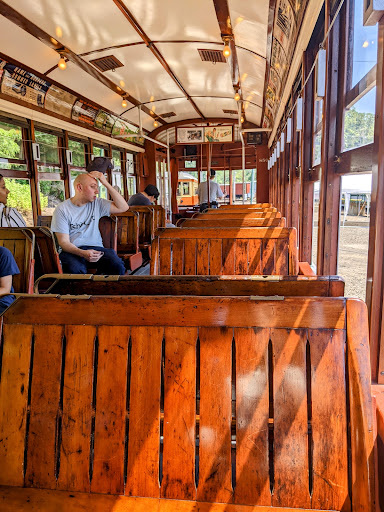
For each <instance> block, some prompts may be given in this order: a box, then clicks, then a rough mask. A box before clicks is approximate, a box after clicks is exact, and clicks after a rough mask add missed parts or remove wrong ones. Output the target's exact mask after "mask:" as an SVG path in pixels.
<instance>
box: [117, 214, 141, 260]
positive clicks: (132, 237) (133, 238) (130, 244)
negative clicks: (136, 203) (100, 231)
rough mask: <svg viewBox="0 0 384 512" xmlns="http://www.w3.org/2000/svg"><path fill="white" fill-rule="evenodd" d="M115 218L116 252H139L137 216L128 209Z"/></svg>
mask: <svg viewBox="0 0 384 512" xmlns="http://www.w3.org/2000/svg"><path fill="white" fill-rule="evenodd" d="M116 218H117V254H119V255H120V254H125V253H137V252H139V217H138V214H137V213H134V212H131V211H128V212H124V213H119V214H118V215H116Z"/></svg>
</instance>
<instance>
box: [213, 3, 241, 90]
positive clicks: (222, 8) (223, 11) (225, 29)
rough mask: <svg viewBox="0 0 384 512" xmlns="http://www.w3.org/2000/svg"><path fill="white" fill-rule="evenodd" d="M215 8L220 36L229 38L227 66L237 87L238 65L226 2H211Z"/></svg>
mask: <svg viewBox="0 0 384 512" xmlns="http://www.w3.org/2000/svg"><path fill="white" fill-rule="evenodd" d="M213 4H214V6H215V11H216V16H217V21H218V22H219V27H220V32H221V36H222V37H223V36H227V37H228V38H229V47H230V48H231V55H230V56H229V57H228V60H229V65H230V68H231V79H232V85H233V86H234V87H235V88H237V87H239V85H240V84H239V63H238V60H237V53H236V45H235V39H234V36H233V32H232V26H231V17H230V15H229V7H228V1H227V0H213Z"/></svg>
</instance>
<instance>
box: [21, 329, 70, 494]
mask: <svg viewBox="0 0 384 512" xmlns="http://www.w3.org/2000/svg"><path fill="white" fill-rule="evenodd" d="M33 334H34V339H35V347H34V357H33V379H32V389H31V406H30V409H31V414H30V424H29V436H28V454H27V470H26V475H25V483H26V485H27V486H32V487H45V488H47V489H55V488H56V475H55V460H56V457H55V455H56V435H57V432H56V428H57V419H58V414H59V401H60V379H61V358H62V344H63V336H64V329H63V327H62V326H55V325H49V326H46V325H44V326H41V325H36V326H35V327H34V332H33Z"/></svg>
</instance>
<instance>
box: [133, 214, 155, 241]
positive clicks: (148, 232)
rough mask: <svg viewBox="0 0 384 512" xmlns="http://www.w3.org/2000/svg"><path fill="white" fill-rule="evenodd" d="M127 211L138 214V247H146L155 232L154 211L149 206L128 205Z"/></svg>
mask: <svg viewBox="0 0 384 512" xmlns="http://www.w3.org/2000/svg"><path fill="white" fill-rule="evenodd" d="M129 211H130V212H135V213H136V214H137V216H138V223H139V246H140V248H141V249H143V248H145V247H148V246H149V245H151V242H152V240H153V237H154V233H155V211H154V210H153V209H152V208H151V207H149V206H130V207H129Z"/></svg>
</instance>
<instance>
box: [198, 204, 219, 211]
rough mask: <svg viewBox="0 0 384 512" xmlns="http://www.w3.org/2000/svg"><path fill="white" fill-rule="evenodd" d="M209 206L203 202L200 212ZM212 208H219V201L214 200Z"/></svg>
mask: <svg viewBox="0 0 384 512" xmlns="http://www.w3.org/2000/svg"><path fill="white" fill-rule="evenodd" d="M207 208H208V203H201V205H200V212H203V211H204V210H206V209H207ZM210 208H217V202H216V201H212V203H211V206H210Z"/></svg>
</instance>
